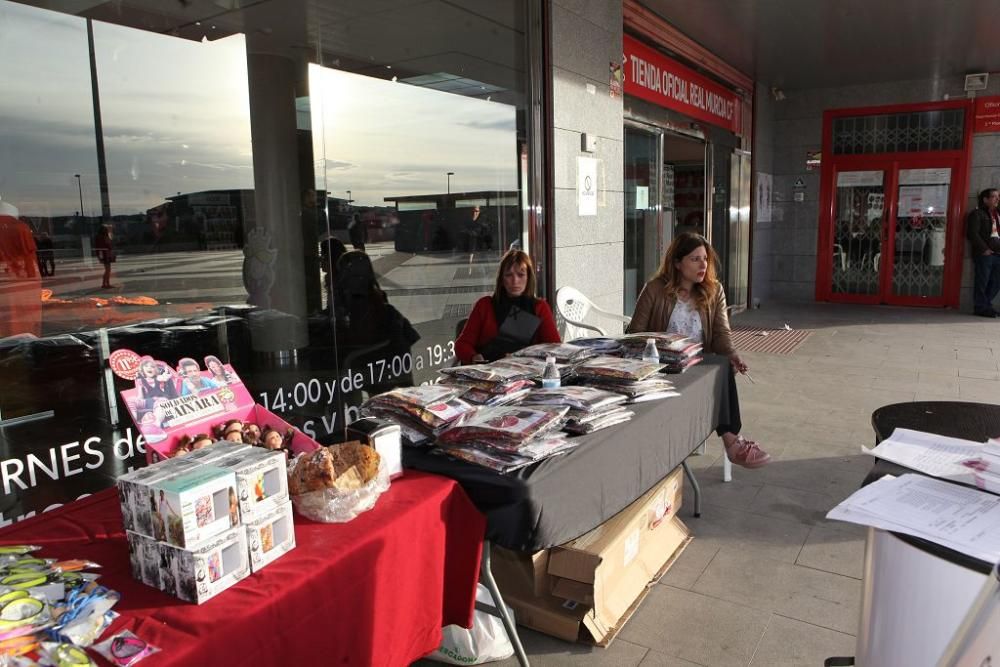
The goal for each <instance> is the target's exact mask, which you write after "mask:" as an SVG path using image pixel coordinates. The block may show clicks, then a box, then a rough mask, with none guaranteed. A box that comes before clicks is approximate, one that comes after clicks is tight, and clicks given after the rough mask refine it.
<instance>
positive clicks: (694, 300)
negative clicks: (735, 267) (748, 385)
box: [628, 232, 771, 468]
mask: <svg viewBox="0 0 1000 667" xmlns="http://www.w3.org/2000/svg"><path fill="white" fill-rule="evenodd" d="M718 261H719V258H718V255H716V253H715V249H714V248H712V246H711V245H710V244H709V243H708V241H707V240H706V239H705V237H704V236H701V235H700V234H695V233H693V232H685V233H684V234H681V235H680V236H678V237H677V238H675V239H674V241H673V243H671V244H670V247H669V248H667V253H666V255H664V257H663V263H662V264H661V265H660V269H659V271H657V272H656V275H654V276H653V277H652V278H651V279H650V280H649V282H647V283H646V285H645V286H644V287H643V288H642V293H640V294H639V300H638V302H637V303H636V305H635V314H634V315H633V316H632V321H631V322H630V323H629V325H628V332H629V333H639V332H643V331H666V332H672V333H679V334H682V335H684V336H687V337H688V338H691V339H692V340H694V341H696V342H700V343H702V344H703V345H704V350H705V352H711V353H715V354H724V355H726V356H727V357H729V363H728V364H726V372H727V374H728V378H727V381H726V385H725V386H724V387H723V395H722V396H720V397H719V402H720V405H719V421H720V423H719V425H718V427H717V428H716V433H717V434H718V435H719V437H721V438H722V443H723V445H725V448H726V456H728V457H729V460H730V461H732V462H733V463H735V464H736V465H740V466H743V467H745V468H759V467H760V466H763V465H766V464H767V463H768V462H769V461H770V460H771V456H770V455H769V454H768V453H767V452H765V451H763V450H762V449H761V448H760V447H759V446H758V445H757V443H756V442H754V441H753V440H748V439H746V438H744V437H743V436H742V435H740V429H741V427H742V422H741V421H740V403H739V396H738V395H737V391H736V373H746V372H747V370H748V367H747V365H746V363H745V362H744V361H743V359H741V358H740V355H739V354H738V353H737V352H736V349H735V348H734V347H733V341H732V335H731V331H730V328H729V315H728V312H727V310H726V294H725V291H724V290H723V289H722V284H721V283H720V282H719V281H718V279H717V278H716V274H715V267H716V266H717V265H718Z"/></svg>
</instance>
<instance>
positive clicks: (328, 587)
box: [0, 472, 485, 667]
mask: <svg viewBox="0 0 1000 667" xmlns="http://www.w3.org/2000/svg"><path fill="white" fill-rule="evenodd" d="M484 529H485V519H484V518H483V516H482V515H481V514H480V513H479V512H478V511H477V510H476V509H475V507H474V506H473V505H472V503H471V502H470V501H469V499H468V497H467V496H466V495H465V492H464V491H462V489H461V487H459V486H458V485H457V484H456V483H455V482H453V481H452V480H450V479H445V478H443V477H438V476H436V475H427V474H423V473H419V472H407V473H406V475H405V476H404V477H402V478H400V479H398V480H396V481H394V482H393V483H392V486H391V487H390V489H389V491H387V492H386V493H385V494H383V495H382V497H381V498H379V500H378V503H377V504H376V505H375V508H374V509H372V510H371V511H369V512H365V513H364V514H362V515H360V516H358V517H357V518H356V519H354V520H353V521H351V522H349V523H346V524H320V523H313V522H311V521H308V520H306V519H303V518H301V517H299V516H298V515H296V517H295V539H296V541H297V545H298V546H297V547H296V548H295V549H294V550H293V551H291V552H289V553H288V554H285V555H284V556H282V557H281V558H279V559H278V560H276V561H275V562H273V563H271V564H270V565H268V566H267V567H265V568H264V569H263V570H261V571H260V572H256V573H254V574H252V575H250V577H248V578H247V579H245V580H243V581H241V582H240V583H238V584H237V585H236V586H234V587H233V588H231V589H229V590H227V591H225V592H223V593H221V594H220V595H219V596H217V597H215V598H212V599H211V600H209V601H207V602H205V603H204V604H202V605H200V606H199V605H193V604H189V603H186V602H182V601H181V600H178V599H176V598H174V597H171V596H168V595H166V594H165V593H161V592H160V591H158V590H156V589H154V588H150V587H148V586H145V585H143V584H141V583H139V582H138V581H136V580H134V579H132V576H131V574H130V573H129V564H128V546H127V544H126V542H125V537H124V532H123V530H122V520H121V512H120V510H119V507H118V496H117V493H116V492H115V490H114V489H107V490H105V491H102V492H100V493H98V494H96V495H94V496H91V497H89V498H85V499H83V500H80V501H77V502H74V503H71V504H69V505H66V506H65V507H62V508H59V509H57V510H54V511H52V512H48V513H46V514H42V515H40V516H37V517H34V518H31V519H27V520H25V521H22V522H20V523H17V524H14V525H12V526H8V527H6V528H4V529H3V530H0V544H38V545H40V546H42V547H44V548H43V550H42V551H41V552H39V555H41V556H45V557H55V558H89V559H91V560H93V561H95V562H97V563H100V564H101V565H103V566H104V567H103V569H102V570H101V573H102V575H103V576H102V578H101V583H103V584H104V585H106V586H108V587H109V588H113V589H115V590H117V591H119V592H120V593H121V594H122V600H121V602H119V603H118V605H117V606H116V607H115V609H116V611H118V612H120V613H121V614H122V616H121V618H119V619H117V620H116V621H115V623H114V624H113V625H112V627H111V629H110V632H109V633H108V634H106V635H105V637H107V636H109V635H110V633H113V632H117V631H119V630H122V629H129V630H132V631H133V632H135V633H136V634H138V635H139V636H140V637H141V638H142V639H144V640H146V641H148V642H149V643H151V644H153V645H155V646H159V647H160V648H162V649H163V651H162V652H161V653H158V654H156V655H154V656H152V657H150V658H148V659H147V660H144V661H143V662H142V663H141V664H142V667H156V666H157V665H217V666H221V665H233V664H246V665H254V666H257V665H313V664H325V665H336V664H343V665H407V664H409V663H410V662H412V661H413V660H416V659H417V658H419V657H420V656H422V655H424V654H426V653H428V652H430V651H432V650H434V649H435V648H437V646H438V644H439V643H440V641H441V626H442V625H448V624H458V625H463V626H465V627H469V626H470V624H471V621H472V609H473V605H474V603H475V594H476V582H477V581H478V578H479V558H480V555H481V553H482V540H483V532H484Z"/></svg>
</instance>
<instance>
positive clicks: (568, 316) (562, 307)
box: [556, 286, 632, 341]
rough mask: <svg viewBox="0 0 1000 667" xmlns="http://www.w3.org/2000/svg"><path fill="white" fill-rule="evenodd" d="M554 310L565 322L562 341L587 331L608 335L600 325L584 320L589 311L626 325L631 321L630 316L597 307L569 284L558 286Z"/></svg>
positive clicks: (579, 336) (573, 338)
mask: <svg viewBox="0 0 1000 667" xmlns="http://www.w3.org/2000/svg"><path fill="white" fill-rule="evenodd" d="M556 311H557V312H558V313H559V316H560V317H562V319H563V321H565V322H566V332H565V335H564V336H563V340H564V341H571V340H575V339H577V338H582V337H584V336H587V335H588V334H587V332H588V331H593V332H595V333H596V334H598V335H600V336H607V335H608V334H607V332H605V330H604V329H602V328H601V327H599V326H597V325H595V324H588V323H586V322H584V320H585V319H586V318H587V315H589V314H590V313H591V311H593V312H595V313H597V314H598V315H601V316H603V317H605V318H607V319H610V320H614V321H615V322H621V323H623V324H625V325H626V326H627V325H628V323H629V322H631V321H632V318H631V317H627V316H625V315H619V314H618V313H612V312H610V311H607V310H604V309H603V308H600V307H598V306H597V305H595V304H594V302H593V301H591V300H590V299H588V298H587V297H586V296H584V294H583V293H582V292H581V291H580V290H578V289H576V288H575V287H569V286H566V287H560V288H559V290H558V291H556Z"/></svg>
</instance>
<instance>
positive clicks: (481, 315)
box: [455, 296, 562, 364]
mask: <svg viewBox="0 0 1000 667" xmlns="http://www.w3.org/2000/svg"><path fill="white" fill-rule="evenodd" d="M535 317H537V318H538V319H540V320H541V323H540V324H539V325H538V331H536V332H535V337H534V338H532V340H531V342H532V344H537V343H561V342H562V338H560V337H559V330H558V329H556V320H555V318H554V317H552V309H551V308H549V304H548V303H546V302H545V299H538V300H537V301H536V302H535ZM498 331H499V329H498V327H497V318H496V315H494V314H493V297H491V296H484V297H483V298H482V299H480V300H479V301H477V302H476V305H475V307H474V308H473V309H472V314H471V315H469V320H468V321H467V322H466V323H465V328H464V329H462V333H461V334H459V336H458V340H456V341H455V356H456V357H458V360H459V361H460V362H462V363H463V364H470V363H472V358H473V357H474V356H476V355H477V354H478V352H477V349H478V348H479V347H481V346H482V345H485V344H486V343H488V342H490V341H491V340H493V339H494V338H496V337H497V333H498Z"/></svg>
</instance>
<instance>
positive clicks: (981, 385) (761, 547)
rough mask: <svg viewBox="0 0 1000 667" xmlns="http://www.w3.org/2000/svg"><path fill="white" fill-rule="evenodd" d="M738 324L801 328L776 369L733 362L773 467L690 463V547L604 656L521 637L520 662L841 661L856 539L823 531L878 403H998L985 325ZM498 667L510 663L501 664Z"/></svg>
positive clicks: (801, 307) (856, 578) (821, 307)
mask: <svg viewBox="0 0 1000 667" xmlns="http://www.w3.org/2000/svg"><path fill="white" fill-rule="evenodd" d="M734 322H735V323H736V324H737V325H747V326H766V327H775V328H779V327H782V326H783V325H784V324H785V323H787V324H789V325H790V326H791V327H793V328H796V329H813V330H814V333H813V335H812V336H811V337H810V338H809V339H808V340H807V341H806V342H805V343H804V344H803V345H802V346H800V347H799V348H798V350H797V351H796V352H794V353H793V354H791V355H789V356H776V355H767V354H759V353H758V354H753V353H747V354H745V355H744V357H745V360H746V361H747V362H748V363H749V365H750V367H751V371H752V374H753V377H754V380H755V381H756V384H748V383H744V382H743V381H742V380H741V381H740V391H741V398H742V408H743V419H744V433H745V434H746V435H748V436H749V437H752V438H754V439H756V440H758V441H759V442H760V443H761V444H762V446H763V447H764V448H765V449H766V450H767V451H769V452H770V453H771V454H772V456H773V458H774V460H773V461H772V463H771V464H770V465H769V466H767V467H765V468H763V469H760V470H756V471H749V470H743V469H742V468H736V469H735V470H734V480H733V481H732V482H730V483H727V484H723V483H722V481H721V479H722V468H721V455H722V447H721V444H720V442H719V441H718V440H717V439H715V438H713V439H712V441H710V445H709V449H708V453H707V454H706V455H703V456H695V457H692V459H691V464H692V467H693V468H695V473H696V475H697V477H698V479H699V480H700V482H701V485H702V490H703V497H704V503H705V506H704V508H703V513H702V517H701V518H700V519H695V518H692V517H691V511H690V501H691V494H690V493H688V495H687V497H686V500H685V504H686V507H685V508H684V509H683V510H682V518H683V519H684V520H685V522H686V523H687V525H688V526H689V527H690V528H691V531H692V533H693V534H694V536H695V538H694V540H693V541H692V542H691V544H690V546H689V547H688V548H687V550H686V551H685V552H684V553H683V555H682V556H681V557H680V558H679V559H678V561H677V562H676V564H675V565H674V567H673V568H672V569H671V570H670V571H669V572H668V573H667V574H666V575H665V576H664V577H663V579H662V580H661V581H660V583H658V584H656V585H655V586H654V587H653V589H652V590H651V591H650V593H649V595H648V597H647V598H646V600H645V601H644V602H643V604H642V606H641V607H640V608H639V610H638V611H637V612H636V614H635V615H634V616H633V617H632V619H631V620H630V621H629V623H628V624H627V625H626V626H625V628H624V629H623V630H622V632H621V634H620V635H619V636H618V638H617V639H616V640H615V641H614V643H613V644H612V645H611V647H610V648H608V649H598V648H590V647H586V646H579V645H572V644H567V643H565V642H561V641H559V640H556V639H552V638H549V637H546V636H544V635H541V634H538V633H535V632H532V631H530V630H526V629H522V631H521V632H522V634H521V637H522V640H523V641H524V643H525V645H526V648H527V651H528V653H529V655H530V658H531V661H532V664H533V665H553V666H555V665H574V666H575V665H615V666H630V665H641V666H642V667H652V666H658V667H692V666H694V665H707V666H715V665H720V666H721V665H755V666H756V665H766V666H768V667H777V666H780V665H788V666H794V667H804V666H807V665H822V664H823V660H824V659H825V658H827V657H829V656H833V655H853V654H854V641H855V640H854V635H855V633H856V632H857V623H858V612H859V604H860V595H861V575H862V557H863V547H864V531H863V530H862V529H860V528H858V527H856V526H852V525H848V524H842V523H837V522H830V521H826V520H825V519H824V518H823V517H824V515H825V514H826V511H827V510H829V509H830V508H831V507H833V506H834V505H835V504H836V503H838V502H839V501H840V500H842V499H843V498H845V497H846V496H848V495H849V494H850V493H851V492H852V491H854V490H855V489H857V488H858V486H859V484H860V482H861V480H862V479H863V478H864V476H865V473H866V472H867V470H868V469H869V468H870V467H871V459H870V458H869V457H867V456H865V455H863V454H861V453H860V447H861V445H870V444H871V443H872V441H873V435H872V430H871V423H870V417H871V412H872V411H873V410H874V409H876V408H878V407H879V406H882V405H885V404H888V403H895V402H900V401H912V400H968V401H979V402H990V403H997V402H1000V365H998V363H1000V320H986V319H982V318H978V317H972V316H969V315H965V314H962V313H957V312H954V311H946V310H939V309H934V310H929V309H911V308H890V307H860V306H845V305H832V304H795V305H785V306H779V305H774V306H769V307H765V308H762V309H760V310H755V311H750V312H747V313H743V314H741V315H738V316H737V317H736V318H734ZM499 664H502V665H503V666H504V667H507V666H508V665H516V661H515V660H514V659H510V660H507V661H505V662H503V663H499Z"/></svg>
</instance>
